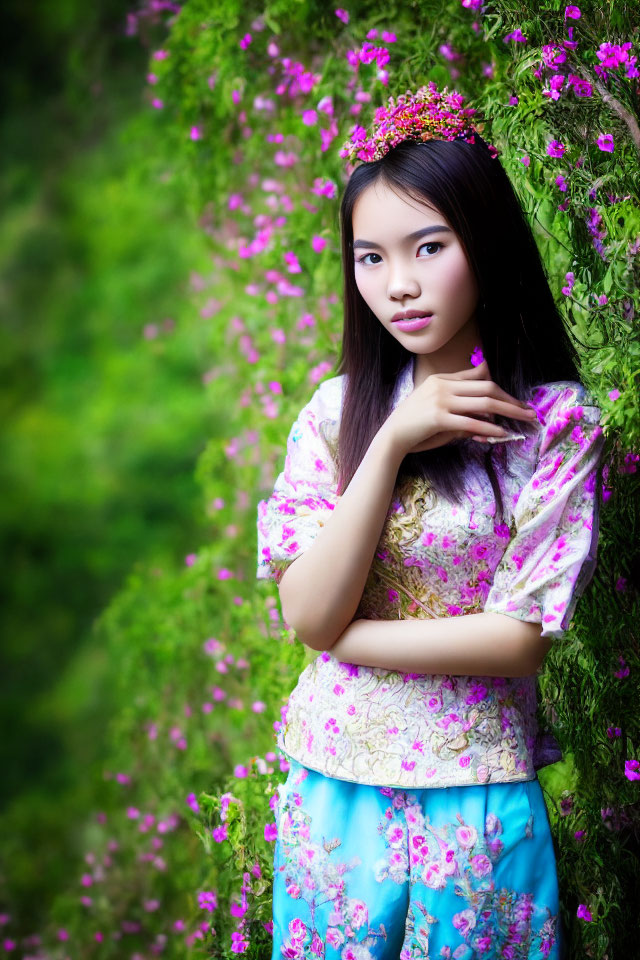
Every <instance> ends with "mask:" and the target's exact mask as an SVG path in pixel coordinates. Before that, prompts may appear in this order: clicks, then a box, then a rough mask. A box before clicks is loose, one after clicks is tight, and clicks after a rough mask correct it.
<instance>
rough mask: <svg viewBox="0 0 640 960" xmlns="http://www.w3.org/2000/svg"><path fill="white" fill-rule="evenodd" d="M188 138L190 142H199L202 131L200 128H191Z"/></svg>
mask: <svg viewBox="0 0 640 960" xmlns="http://www.w3.org/2000/svg"><path fill="white" fill-rule="evenodd" d="M190 136H191V139H192V140H200V139H201V138H202V130H201V129H200V127H191V133H190Z"/></svg>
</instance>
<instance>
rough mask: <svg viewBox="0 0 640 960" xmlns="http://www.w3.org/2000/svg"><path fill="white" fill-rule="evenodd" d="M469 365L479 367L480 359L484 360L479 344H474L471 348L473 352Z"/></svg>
mask: <svg viewBox="0 0 640 960" xmlns="http://www.w3.org/2000/svg"><path fill="white" fill-rule="evenodd" d="M470 359H471V366H472V367H479V366H480V364H481V363H482V361H483V360H484V354H483V353H482V348H481V347H480V346H475V347H474V348H473V353H472V354H471V358H470Z"/></svg>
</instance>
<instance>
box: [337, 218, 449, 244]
mask: <svg viewBox="0 0 640 960" xmlns="http://www.w3.org/2000/svg"><path fill="white" fill-rule="evenodd" d="M443 232H444V233H453V231H452V230H451V227H445V225H444V224H437V225H436V226H434V227H423V228H422V230H416V231H415V233H410V234H409V235H408V236H406V237H405V238H404V239H405V242H406V241H407V240H419V239H420V237H428V236H429V235H430V234H431V233H443ZM360 247H369V248H374V249H375V250H382V247H381V246H380V244H379V243H373V242H372V241H371V240H356V241H355V243H354V244H353V249H354V250H357V249H358V248H360Z"/></svg>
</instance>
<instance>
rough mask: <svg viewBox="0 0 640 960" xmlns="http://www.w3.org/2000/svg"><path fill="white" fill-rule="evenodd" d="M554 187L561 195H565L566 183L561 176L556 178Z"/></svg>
mask: <svg viewBox="0 0 640 960" xmlns="http://www.w3.org/2000/svg"><path fill="white" fill-rule="evenodd" d="M556 187H557V188H558V190H559V191H560V192H561V193H566V191H567V181H566V180H565V178H564V177H563V176H560V175H559V176H557V177H556Z"/></svg>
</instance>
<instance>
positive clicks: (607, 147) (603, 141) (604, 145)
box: [596, 133, 615, 153]
mask: <svg viewBox="0 0 640 960" xmlns="http://www.w3.org/2000/svg"><path fill="white" fill-rule="evenodd" d="M596 142H597V144H598V147H599V148H600V150H602V151H603V152H604V153H613V151H614V150H615V144H614V142H613V135H612V134H610V133H601V134H600V136H599V137H598V139H597V141H596Z"/></svg>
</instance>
